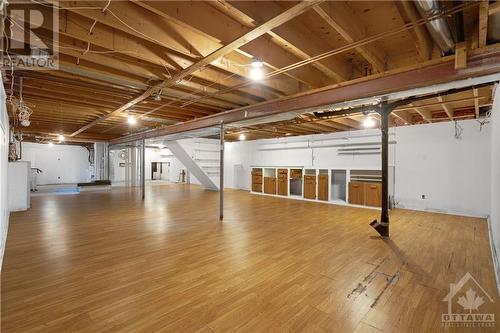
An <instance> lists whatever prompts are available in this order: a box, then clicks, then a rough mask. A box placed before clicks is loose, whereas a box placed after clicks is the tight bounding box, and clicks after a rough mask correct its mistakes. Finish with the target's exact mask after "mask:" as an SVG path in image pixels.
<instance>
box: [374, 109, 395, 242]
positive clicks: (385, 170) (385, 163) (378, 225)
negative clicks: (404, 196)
mask: <svg viewBox="0 0 500 333" xmlns="http://www.w3.org/2000/svg"><path fill="white" fill-rule="evenodd" d="M392 110H394V107H393V106H392V105H388V104H382V105H381V106H380V107H379V110H378V111H377V112H378V113H379V114H380V118H381V122H380V130H381V132H382V156H381V157H382V212H381V214H380V222H378V221H377V220H374V221H372V222H371V223H370V225H371V226H372V227H373V228H375V230H377V232H378V233H379V234H380V236H382V237H389V115H390V114H391V112H392Z"/></svg>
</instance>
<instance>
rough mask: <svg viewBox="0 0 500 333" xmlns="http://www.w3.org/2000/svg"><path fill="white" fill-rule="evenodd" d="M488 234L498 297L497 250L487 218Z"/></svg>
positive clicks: (498, 267)
mask: <svg viewBox="0 0 500 333" xmlns="http://www.w3.org/2000/svg"><path fill="white" fill-rule="evenodd" d="M488 234H489V236H490V247H491V257H492V258H493V269H494V270H495V278H496V280H497V291H498V295H499V296H500V258H499V257H498V253H497V248H496V246H495V241H494V239H493V231H492V229H491V219H490V217H489V216H488Z"/></svg>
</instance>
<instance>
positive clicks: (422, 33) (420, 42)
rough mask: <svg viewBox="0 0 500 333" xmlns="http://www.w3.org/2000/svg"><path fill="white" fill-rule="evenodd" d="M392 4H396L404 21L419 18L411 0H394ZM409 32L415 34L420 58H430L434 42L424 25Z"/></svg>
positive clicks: (424, 59)
mask: <svg viewBox="0 0 500 333" xmlns="http://www.w3.org/2000/svg"><path fill="white" fill-rule="evenodd" d="M394 4H395V5H396V7H397V9H398V11H399V14H400V15H401V18H402V19H403V21H404V22H405V24H406V23H409V22H415V21H417V20H419V19H420V15H419V14H418V12H417V9H416V8H415V5H414V4H413V3H412V1H398V0H395V1H394ZM410 33H414V34H415V38H414V40H415V46H416V48H417V51H418V54H419V55H420V59H422V60H423V61H426V60H429V59H431V58H432V53H433V48H434V42H433V40H432V38H431V36H430V34H429V32H428V31H427V29H426V28H425V26H418V27H415V28H414V29H413V30H410Z"/></svg>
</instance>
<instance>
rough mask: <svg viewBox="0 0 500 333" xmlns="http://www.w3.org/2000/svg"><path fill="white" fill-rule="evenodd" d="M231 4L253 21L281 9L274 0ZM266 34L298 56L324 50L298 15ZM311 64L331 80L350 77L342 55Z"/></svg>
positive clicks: (278, 11) (320, 40)
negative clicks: (296, 17)
mask: <svg viewBox="0 0 500 333" xmlns="http://www.w3.org/2000/svg"><path fill="white" fill-rule="evenodd" d="M232 6H233V7H235V8H236V9H238V10H240V11H241V12H242V13H244V14H245V15H247V16H248V17H250V18H251V19H252V20H253V21H254V24H257V25H258V24H262V23H263V22H265V21H267V20H269V19H270V18H272V17H273V16H276V15H279V13H281V12H282V11H283V8H282V7H281V6H279V5H278V3H276V2H271V1H269V2H262V3H261V4H259V5H258V6H256V5H255V3H252V2H245V1H235V2H234V3H232ZM268 34H269V35H270V36H271V37H273V38H274V39H276V40H277V41H278V42H279V43H280V44H281V45H284V46H285V47H286V48H288V49H290V50H292V52H293V53H294V54H295V55H296V56H298V57H300V58H302V59H307V58H310V57H311V56H314V55H317V54H321V53H324V52H326V51H328V48H325V47H323V45H324V44H325V43H324V41H323V40H322V39H321V38H319V37H318V36H317V35H316V34H314V33H313V32H312V31H310V30H309V29H308V28H307V27H306V26H305V25H303V24H301V22H300V21H299V18H298V19H296V20H294V21H293V22H289V23H287V24H283V25H282V26H279V27H277V28H275V29H273V30H272V31H269V32H268ZM313 66H314V67H316V68H317V69H318V70H320V71H321V72H323V73H324V74H325V75H327V76H328V77H330V78H332V79H333V80H335V82H342V81H346V80H348V79H349V78H350V68H349V66H348V63H347V61H346V60H345V59H344V58H343V56H342V55H340V56H339V55H337V56H332V57H328V58H325V59H323V60H321V61H319V62H316V63H314V64H313Z"/></svg>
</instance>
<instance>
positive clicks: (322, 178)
mask: <svg viewBox="0 0 500 333" xmlns="http://www.w3.org/2000/svg"><path fill="white" fill-rule="evenodd" d="M318 200H324V201H328V175H319V176H318Z"/></svg>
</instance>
